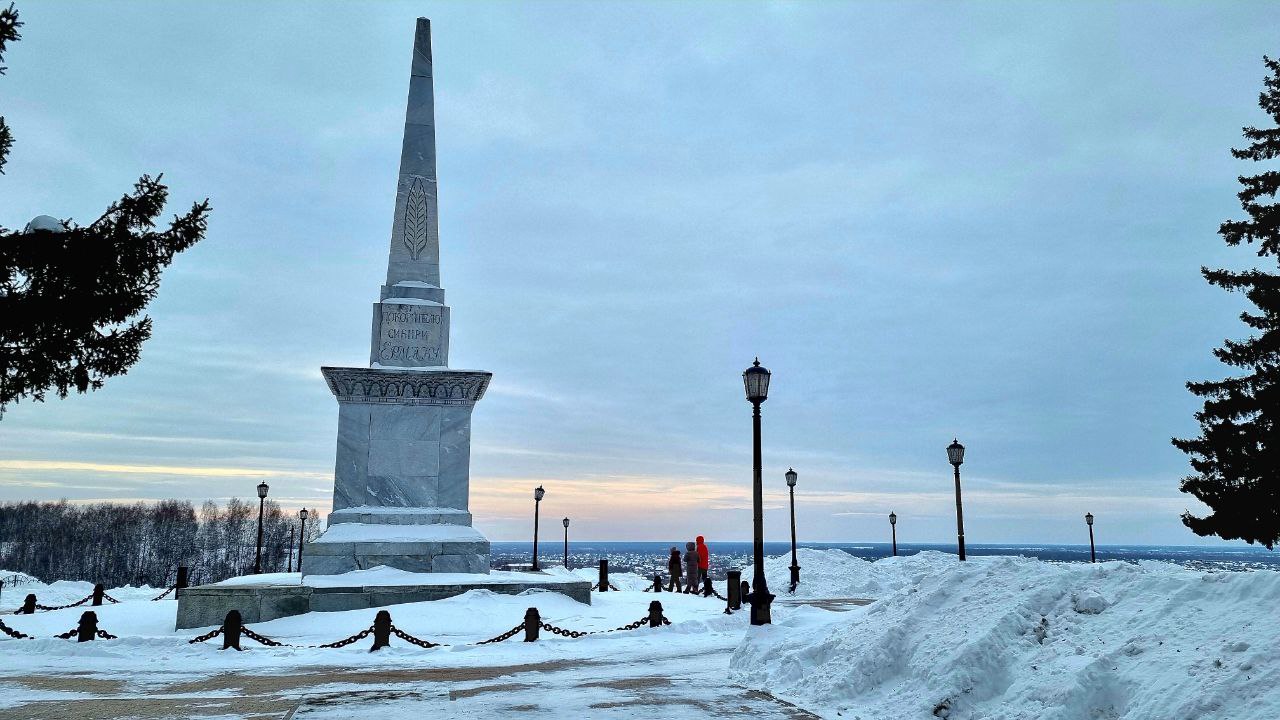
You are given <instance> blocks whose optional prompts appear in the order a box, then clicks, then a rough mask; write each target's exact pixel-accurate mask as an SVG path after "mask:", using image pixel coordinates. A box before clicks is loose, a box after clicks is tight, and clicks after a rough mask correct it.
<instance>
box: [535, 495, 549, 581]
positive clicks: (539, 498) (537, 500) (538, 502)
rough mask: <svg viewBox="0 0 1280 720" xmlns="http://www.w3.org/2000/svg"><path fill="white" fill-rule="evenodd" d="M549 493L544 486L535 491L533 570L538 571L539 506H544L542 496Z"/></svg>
mask: <svg viewBox="0 0 1280 720" xmlns="http://www.w3.org/2000/svg"><path fill="white" fill-rule="evenodd" d="M546 494H547V491H546V490H543V489H542V486H541V485H539V486H538V487H536V488H534V489H533V569H534V570H537V569H538V506H539V505H541V504H542V496H543V495H546Z"/></svg>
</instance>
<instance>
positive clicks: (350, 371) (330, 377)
mask: <svg viewBox="0 0 1280 720" xmlns="http://www.w3.org/2000/svg"><path fill="white" fill-rule="evenodd" d="M320 372H321V373H324V379H325V382H327V383H329V389H330V390H331V391H333V395H334V397H336V398H338V402H355V403H393V404H396V405H474V404H475V403H476V402H477V401H478V400H480V398H482V397H484V391H485V390H487V389H488V387H489V380H490V379H491V378H492V377H493V373H489V372H484V371H481V370H390V369H386V368H349V367H322V368H320Z"/></svg>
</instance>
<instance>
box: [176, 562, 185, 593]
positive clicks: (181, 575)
mask: <svg viewBox="0 0 1280 720" xmlns="http://www.w3.org/2000/svg"><path fill="white" fill-rule="evenodd" d="M186 586H187V566H186V565H179V566H178V581H177V582H175V583H174V587H176V588H177V589H179V590H181V589H183V588H185V587H186Z"/></svg>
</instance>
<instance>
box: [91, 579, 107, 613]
mask: <svg viewBox="0 0 1280 720" xmlns="http://www.w3.org/2000/svg"><path fill="white" fill-rule="evenodd" d="M106 594H107V589H106V588H104V587H102V583H98V584H97V585H94V586H93V602H92V603H90V605H93V606H94V607H101V606H102V596H103V595H106Z"/></svg>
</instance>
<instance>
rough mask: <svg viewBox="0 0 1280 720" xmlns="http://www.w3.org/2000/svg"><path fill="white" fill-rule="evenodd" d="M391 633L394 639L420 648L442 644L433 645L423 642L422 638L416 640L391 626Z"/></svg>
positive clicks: (435, 645)
mask: <svg viewBox="0 0 1280 720" xmlns="http://www.w3.org/2000/svg"><path fill="white" fill-rule="evenodd" d="M391 633H392V634H393V635H395V636H396V637H398V638H400V639H401V640H404V641H405V642H407V643H411V644H413V645H417V646H418V647H420V648H433V647H440V646H441V645H442V644H443V643H433V642H431V641H430V640H423V639H422V638H416V637H414V636H412V635H410V634H409V633H407V632H405V631H403V630H401V629H400V628H398V627H396V626H395V625H392V626H391Z"/></svg>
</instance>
